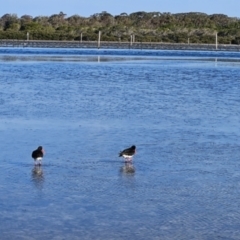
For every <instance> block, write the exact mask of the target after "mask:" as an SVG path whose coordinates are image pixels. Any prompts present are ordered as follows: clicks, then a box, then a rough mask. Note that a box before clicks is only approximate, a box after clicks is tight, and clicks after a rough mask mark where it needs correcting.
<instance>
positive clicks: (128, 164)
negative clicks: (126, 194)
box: [120, 161, 135, 174]
mask: <svg viewBox="0 0 240 240" xmlns="http://www.w3.org/2000/svg"><path fill="white" fill-rule="evenodd" d="M120 171H121V172H122V173H125V174H134V173H135V167H134V166H133V162H132V161H125V162H124V165H123V166H122V167H121V169H120Z"/></svg>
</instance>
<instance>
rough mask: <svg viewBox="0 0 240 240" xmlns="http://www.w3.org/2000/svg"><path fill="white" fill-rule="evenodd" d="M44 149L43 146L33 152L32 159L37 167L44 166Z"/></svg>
mask: <svg viewBox="0 0 240 240" xmlns="http://www.w3.org/2000/svg"><path fill="white" fill-rule="evenodd" d="M44 153H45V152H44V149H43V147H42V146H39V147H38V148H37V149H36V150H34V151H33V152H32V158H33V159H34V161H35V165H41V164H42V159H43V155H44Z"/></svg>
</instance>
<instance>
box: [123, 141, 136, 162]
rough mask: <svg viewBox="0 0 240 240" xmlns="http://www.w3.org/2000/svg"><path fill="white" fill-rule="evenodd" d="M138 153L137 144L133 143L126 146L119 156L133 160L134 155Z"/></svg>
mask: <svg viewBox="0 0 240 240" xmlns="http://www.w3.org/2000/svg"><path fill="white" fill-rule="evenodd" d="M135 153H136V146H135V145H133V146H131V147H130V148H126V149H124V150H123V151H121V152H120V153H119V157H123V158H124V159H125V160H127V161H130V160H132V157H133V155H134V154H135Z"/></svg>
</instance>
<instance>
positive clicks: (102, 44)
mask: <svg viewBox="0 0 240 240" xmlns="http://www.w3.org/2000/svg"><path fill="white" fill-rule="evenodd" d="M100 37H101V32H99V38H98V40H97V41H82V39H80V41H57V40H56V41H55V40H53V41H51V40H28V39H27V40H9V39H7V40H4V39H1V40H0V47H29V48H101V49H149V50H150V49H152V50H196V51H197V50H199V51H204V50H205V51H235V52H239V51H240V45H234V44H219V43H217V39H216V43H215V44H197V43H189V42H188V43H163V42H159V43H157V42H135V41H132V39H131V41H130V42H122V41H116V42H110V41H100ZM216 38H217V37H216Z"/></svg>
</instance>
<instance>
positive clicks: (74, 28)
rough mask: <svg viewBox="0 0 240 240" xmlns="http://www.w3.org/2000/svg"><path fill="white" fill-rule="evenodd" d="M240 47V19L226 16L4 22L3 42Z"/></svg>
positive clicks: (0, 25)
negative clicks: (123, 43)
mask: <svg viewBox="0 0 240 240" xmlns="http://www.w3.org/2000/svg"><path fill="white" fill-rule="evenodd" d="M99 31H101V40H102V41H130V36H134V38H133V41H134V40H135V41H136V42H170V43H188V42H190V43H214V42H215V34H216V32H217V33H218V42H219V43H222V44H230V43H231V44H240V19H239V18H232V17H228V16H227V15H224V14H213V15H207V14H205V13H198V12H191V13H179V14H171V13H166V12H164V13H160V12H135V13H131V14H126V13H121V14H120V15H116V16H113V15H111V14H110V13H108V12H106V11H103V12H101V13H96V14H93V15H92V16H90V17H81V16H79V15H73V16H71V17H67V16H66V14H64V13H63V12H60V13H59V14H53V15H51V16H50V17H48V16H38V17H34V18H33V17H32V16H30V15H23V16H21V17H20V18H18V16H17V15H16V14H5V15H3V16H2V17H1V18H0V39H19V40H20V39H21V40H24V39H26V36H27V33H29V40H77V41H79V40H83V41H96V40H97V38H98V32H99Z"/></svg>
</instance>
